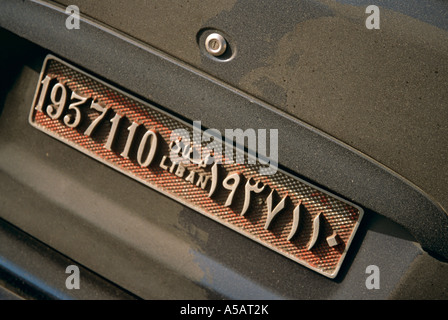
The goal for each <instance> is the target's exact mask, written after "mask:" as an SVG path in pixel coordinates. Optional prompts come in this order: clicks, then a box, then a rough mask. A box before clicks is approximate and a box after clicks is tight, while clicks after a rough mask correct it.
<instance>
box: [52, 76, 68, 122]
mask: <svg viewBox="0 0 448 320" xmlns="http://www.w3.org/2000/svg"><path fill="white" fill-rule="evenodd" d="M50 99H51V102H52V103H53V104H50V105H48V107H47V114H48V115H49V116H50V118H51V119H53V120H56V119H59V118H60V117H61V115H62V112H63V111H64V106H65V104H66V102H67V89H66V88H65V87H64V85H63V84H62V83H56V84H55V85H54V87H53V89H52V90H51V94H50Z"/></svg>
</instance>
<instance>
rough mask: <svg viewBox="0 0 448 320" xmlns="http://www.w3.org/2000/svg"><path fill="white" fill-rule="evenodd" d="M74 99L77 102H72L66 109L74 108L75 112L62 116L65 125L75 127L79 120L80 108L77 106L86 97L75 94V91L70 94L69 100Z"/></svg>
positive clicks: (83, 101) (82, 102)
mask: <svg viewBox="0 0 448 320" xmlns="http://www.w3.org/2000/svg"><path fill="white" fill-rule="evenodd" d="M74 99H76V100H78V101H77V102H72V103H71V104H70V105H69V106H68V110H74V111H75V114H74V116H73V115H71V114H67V115H65V117H64V123H65V125H66V126H67V127H70V128H76V127H77V126H78V125H79V123H80V122H81V110H80V109H79V106H80V105H82V104H84V103H85V102H86V101H87V99H88V98H87V97H83V96H81V95H79V94H77V93H76V92H72V95H71V100H72V101H73V100H74Z"/></svg>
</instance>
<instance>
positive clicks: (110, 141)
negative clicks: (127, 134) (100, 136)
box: [104, 113, 121, 151]
mask: <svg viewBox="0 0 448 320" xmlns="http://www.w3.org/2000/svg"><path fill="white" fill-rule="evenodd" d="M120 120H121V115H119V114H118V113H116V114H115V116H114V117H113V118H112V119H111V120H110V122H111V123H112V127H111V128H110V132H109V137H108V138H107V142H106V144H105V145H104V148H106V149H107V150H109V151H112V144H113V143H114V141H115V137H116V135H117V129H118V125H119V124H120Z"/></svg>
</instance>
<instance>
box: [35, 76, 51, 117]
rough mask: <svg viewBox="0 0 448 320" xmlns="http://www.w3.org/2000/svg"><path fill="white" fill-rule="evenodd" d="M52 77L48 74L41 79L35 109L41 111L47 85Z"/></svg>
mask: <svg viewBox="0 0 448 320" xmlns="http://www.w3.org/2000/svg"><path fill="white" fill-rule="evenodd" d="M51 80H52V78H51V77H50V76H46V77H45V79H44V80H42V82H41V83H42V90H41V92H40V97H39V101H38V102H37V105H36V110H37V111H40V112H42V107H43V106H44V102H45V98H46V97H47V92H48V87H49V86H50V82H51Z"/></svg>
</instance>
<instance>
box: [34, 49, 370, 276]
mask: <svg viewBox="0 0 448 320" xmlns="http://www.w3.org/2000/svg"><path fill="white" fill-rule="evenodd" d="M30 123H31V124H32V125H33V126H34V127H36V128H37V129H39V130H42V131H43V132H45V133H47V134H49V135H51V136H52V137H54V138H56V139H58V140H60V141H62V142H65V143H67V144H68V145H70V146H71V147H74V148H76V149H78V150H79V151H82V152H83V153H85V154H87V155H89V156H91V157H93V158H95V159H96V160H98V161H101V162H103V163H105V164H107V165H108V166H110V167H112V168H114V169H116V170H118V171H120V172H122V173H124V174H126V175H128V176H130V177H132V178H134V179H136V180H138V181H140V182H141V183H143V184H145V185H147V186H149V187H151V188H153V189H155V190H157V191H159V192H161V193H163V194H165V195H167V196H169V197H171V198H173V199H175V200H177V201H179V202H181V203H182V204H184V205H186V206H188V207H190V208H192V209H194V210H197V211H198V212H200V213H202V214H203V215H205V216H207V217H209V218H211V219H214V220H215V221H217V222H219V223H222V224H223V225H225V226H227V227H229V228H231V229H233V230H235V231H237V232H239V233H241V234H243V235H245V236H247V237H248V238H250V239H252V240H255V241H257V242H258V243H260V244H262V245H264V246H266V247H268V248H270V249H272V250H274V251H276V252H278V253H280V254H282V255H284V256H286V257H287V258H290V259H292V260H294V261H296V262H298V263H300V264H302V265H304V266H306V267H308V268H310V269H312V270H314V271H317V272H319V273H321V274H323V275H325V276H327V277H329V278H334V277H335V276H336V275H337V273H338V271H339V269H340V266H341V263H342V261H343V259H344V257H345V255H346V252H347V250H348V247H349V245H350V243H351V241H352V239H353V237H354V234H355V232H356V229H357V228H358V225H359V223H360V220H361V218H362V215H363V211H362V209H361V208H359V207H358V206H356V205H354V204H352V203H350V202H348V201H345V200H344V199H341V198H339V197H337V196H335V195H332V194H331V193H329V192H327V191H325V190H322V189H320V188H317V187H315V186H312V185H310V184H309V183H307V182H305V181H303V180H301V179H299V178H298V177H295V176H292V175H290V174H288V173H286V172H284V171H282V170H280V169H279V170H278V171H277V172H276V173H275V174H273V175H269V176H263V175H260V174H259V164H250V165H249V164H236V163H226V162H225V161H223V163H221V164H218V163H210V164H207V163H205V162H204V161H201V162H182V161H172V157H170V154H171V152H173V149H175V148H178V149H179V150H183V152H185V150H186V148H185V146H184V148H183V149H181V148H180V147H179V144H178V143H181V142H179V141H176V142H175V143H173V142H172V141H171V133H172V132H173V131H174V130H176V129H184V130H187V132H189V133H191V132H192V131H193V128H192V125H191V124H188V123H186V122H184V121H182V120H180V119H177V118H176V117H174V116H172V115H170V114H168V113H166V112H164V111H162V110H160V109H159V108H158V107H156V106H153V105H151V104H149V103H147V102H144V101H141V100H140V99H138V98H135V97H132V96H131V95H129V94H127V93H125V92H123V91H121V90H119V89H117V88H114V87H113V86H110V85H108V84H106V83H104V82H103V81H101V80H99V79H97V78H95V77H93V76H90V75H88V74H87V73H85V72H83V71H81V70H79V69H77V68H76V67H73V66H71V65H69V64H67V63H65V62H63V61H61V60H59V59H57V58H55V57H53V56H48V57H47V59H46V60H45V62H44V65H43V68H42V72H41V76H40V80H39V83H38V86H37V90H36V95H35V98H34V102H33V105H32V108H31V113H30ZM200 148H207V146H206V145H202V146H200ZM184 156H185V154H184ZM179 157H180V158H182V155H181V154H179Z"/></svg>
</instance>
